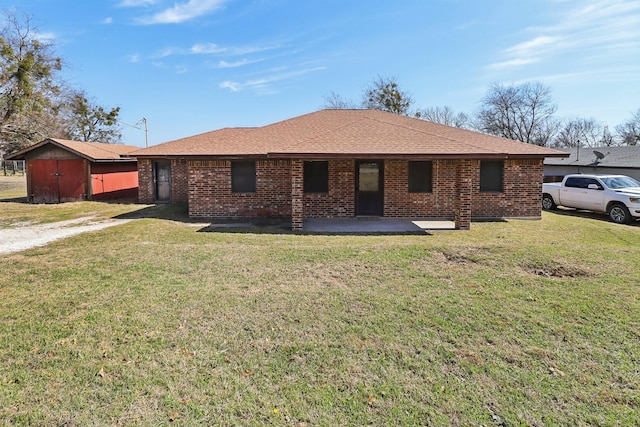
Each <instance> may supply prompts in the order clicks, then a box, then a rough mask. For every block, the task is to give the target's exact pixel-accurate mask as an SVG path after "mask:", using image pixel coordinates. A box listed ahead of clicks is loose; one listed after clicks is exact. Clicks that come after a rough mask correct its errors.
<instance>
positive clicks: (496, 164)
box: [480, 160, 504, 192]
mask: <svg viewBox="0 0 640 427" xmlns="http://www.w3.org/2000/svg"><path fill="white" fill-rule="evenodd" d="M503 167H504V162H503V161H502V160H482V161H481V162H480V191H486V192H500V191H502V169H503Z"/></svg>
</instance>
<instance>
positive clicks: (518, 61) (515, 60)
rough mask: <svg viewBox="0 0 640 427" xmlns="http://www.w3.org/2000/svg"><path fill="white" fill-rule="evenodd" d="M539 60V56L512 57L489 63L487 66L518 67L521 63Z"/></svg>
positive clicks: (492, 67)
mask: <svg viewBox="0 0 640 427" xmlns="http://www.w3.org/2000/svg"><path fill="white" fill-rule="evenodd" d="M539 61H540V59H539V58H513V59H507V60H506V61H502V62H496V63H493V64H491V65H489V68H491V69H494V70H497V69H501V68H510V67H520V66H522V65H527V64H534V63H536V62H539Z"/></svg>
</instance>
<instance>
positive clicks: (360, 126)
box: [131, 110, 566, 158]
mask: <svg viewBox="0 0 640 427" xmlns="http://www.w3.org/2000/svg"><path fill="white" fill-rule="evenodd" d="M131 155H132V156H138V157H145V156H265V157H273V158H290V157H300V158H305V157H309V158H311V157H323V158H329V157H345V156H349V157H356V156H357V157H377V156H380V157H412V156H433V157H452V158H454V157H480V158H483V157H484V158H506V157H549V156H565V155H566V154H564V153H562V152H560V151H557V150H552V149H549V148H544V147H539V146H536V145H531V144H525V143H521V142H517V141H512V140H510V139H504V138H499V137H495V136H490V135H485V134H481V133H478V132H473V131H469V130H464V129H459V128H453V127H449V126H444V125H440V124H437V123H432V122H427V121H424V120H420V119H414V118H410V117H405V116H401V115H398V114H392V113H387V112H382V111H376V110H321V111H317V112H314V113H309V114H305V115H302V116H298V117H294V118H291V119H288V120H284V121H281V122H277V123H274V124H270V125H267V126H263V127H259V128H224V129H220V130H217V131H213V132H208V133H204V134H200V135H195V136H191V137H187V138H182V139H178V140H175V141H170V142H167V143H164V144H160V145H157V146H154V147H150V148H146V149H142V150H139V151H136V152H133V153H131Z"/></svg>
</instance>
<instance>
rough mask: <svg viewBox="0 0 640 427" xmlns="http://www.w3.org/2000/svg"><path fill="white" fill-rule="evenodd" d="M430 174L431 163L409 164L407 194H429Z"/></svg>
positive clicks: (431, 169)
mask: <svg viewBox="0 0 640 427" xmlns="http://www.w3.org/2000/svg"><path fill="white" fill-rule="evenodd" d="M432 173H433V164H432V163H431V162H428V161H425V162H409V193H430V192H431V181H432Z"/></svg>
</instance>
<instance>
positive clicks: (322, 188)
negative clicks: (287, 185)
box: [304, 161, 329, 193]
mask: <svg viewBox="0 0 640 427" xmlns="http://www.w3.org/2000/svg"><path fill="white" fill-rule="evenodd" d="M304 192H305V193H328V192H329V162H324V161H323V162H304Z"/></svg>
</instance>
